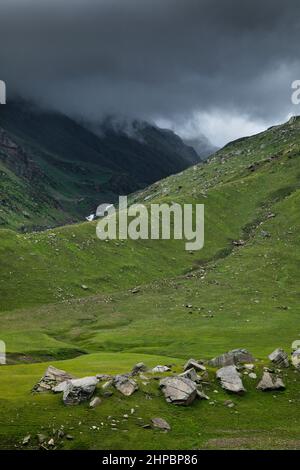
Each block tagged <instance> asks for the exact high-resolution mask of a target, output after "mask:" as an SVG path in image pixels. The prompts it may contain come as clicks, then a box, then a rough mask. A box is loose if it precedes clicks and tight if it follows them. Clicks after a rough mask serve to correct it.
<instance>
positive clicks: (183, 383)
mask: <svg viewBox="0 0 300 470" xmlns="http://www.w3.org/2000/svg"><path fill="white" fill-rule="evenodd" d="M159 386H160V388H161V389H162V391H163V393H164V395H165V398H166V401H167V402H168V403H173V404H174V405H182V406H188V405H190V404H191V403H193V401H194V400H195V398H196V396H197V387H196V384H195V383H194V382H193V381H192V380H190V379H187V378H185V377H166V378H165V379H162V380H161V381H160V383H159Z"/></svg>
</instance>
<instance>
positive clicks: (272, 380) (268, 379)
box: [256, 371, 285, 392]
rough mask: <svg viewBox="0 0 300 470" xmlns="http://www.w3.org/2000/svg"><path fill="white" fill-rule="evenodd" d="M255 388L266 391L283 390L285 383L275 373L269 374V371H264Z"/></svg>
mask: <svg viewBox="0 0 300 470" xmlns="http://www.w3.org/2000/svg"><path fill="white" fill-rule="evenodd" d="M256 388H257V390H262V391H263V392H267V391H274V390H284V389H285V385H284V383H283V381H282V380H281V378H279V377H277V376H276V375H275V374H271V373H270V372H266V371H265V372H264V374H263V376H262V379H261V381H260V382H259V384H258V385H257V387H256Z"/></svg>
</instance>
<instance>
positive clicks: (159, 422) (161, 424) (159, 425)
mask: <svg viewBox="0 0 300 470" xmlns="http://www.w3.org/2000/svg"><path fill="white" fill-rule="evenodd" d="M151 424H152V427H153V428H156V429H162V430H163V431H171V426H170V425H169V423H167V421H166V420H165V419H163V418H152V419H151Z"/></svg>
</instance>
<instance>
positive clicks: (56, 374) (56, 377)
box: [32, 366, 74, 392]
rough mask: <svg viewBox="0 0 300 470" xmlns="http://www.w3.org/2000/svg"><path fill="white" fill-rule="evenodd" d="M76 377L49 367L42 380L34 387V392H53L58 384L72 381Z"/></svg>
mask: <svg viewBox="0 0 300 470" xmlns="http://www.w3.org/2000/svg"><path fill="white" fill-rule="evenodd" d="M73 378H74V377H73V376H72V375H70V374H68V373H67V372H65V371H64V370H60V369H57V368H56V367H53V366H49V367H48V368H47V370H46V372H45V374H44V376H43V377H42V378H41V379H40V381H39V382H38V383H37V384H36V385H35V386H34V387H33V389H32V391H33V392H47V391H50V390H53V388H54V387H56V386H57V385H58V384H60V383H62V382H65V381H67V380H71V379H73Z"/></svg>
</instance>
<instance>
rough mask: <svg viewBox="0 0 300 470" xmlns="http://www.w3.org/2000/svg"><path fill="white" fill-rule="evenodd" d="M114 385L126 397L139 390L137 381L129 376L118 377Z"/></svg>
mask: <svg viewBox="0 0 300 470" xmlns="http://www.w3.org/2000/svg"><path fill="white" fill-rule="evenodd" d="M113 385H114V387H115V388H116V389H117V390H119V392H121V393H122V394H123V395H125V396H126V397H129V396H130V395H132V394H133V393H134V392H135V391H136V390H138V388H139V387H138V384H137V383H136V382H135V380H133V379H131V378H130V377H129V376H127V375H116V377H115V378H114V381H113Z"/></svg>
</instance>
